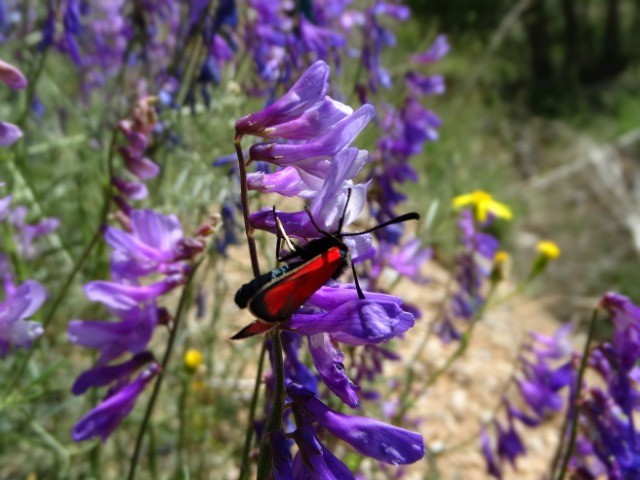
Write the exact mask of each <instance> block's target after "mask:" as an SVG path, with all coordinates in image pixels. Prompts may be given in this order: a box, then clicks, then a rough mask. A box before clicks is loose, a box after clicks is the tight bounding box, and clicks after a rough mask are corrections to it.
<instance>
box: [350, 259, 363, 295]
mask: <svg viewBox="0 0 640 480" xmlns="http://www.w3.org/2000/svg"><path fill="white" fill-rule="evenodd" d="M350 263H351V271H352V272H353V279H354V281H355V284H356V291H357V292H358V298H359V299H360V300H366V298H365V296H364V292H363V291H362V288H360V282H359V281H358V274H357V273H356V266H355V265H354V264H353V260H352V261H351V262H350Z"/></svg>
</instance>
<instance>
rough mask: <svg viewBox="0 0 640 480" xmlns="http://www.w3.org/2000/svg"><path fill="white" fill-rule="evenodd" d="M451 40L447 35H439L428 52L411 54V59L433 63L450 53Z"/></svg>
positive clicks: (416, 61) (417, 61)
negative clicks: (449, 40)
mask: <svg viewBox="0 0 640 480" xmlns="http://www.w3.org/2000/svg"><path fill="white" fill-rule="evenodd" d="M449 49H450V46H449V42H448V41H447V37H446V36H445V35H438V36H437V37H436V39H435V41H434V42H433V45H431V47H429V49H428V50H427V51H426V52H423V53H418V54H415V55H411V60H412V61H413V62H415V63H423V64H431V63H435V62H437V61H438V60H440V59H441V58H442V57H444V56H445V55H446V54H447V53H449Z"/></svg>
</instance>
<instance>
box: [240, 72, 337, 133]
mask: <svg viewBox="0 0 640 480" xmlns="http://www.w3.org/2000/svg"><path fill="white" fill-rule="evenodd" d="M329 74H330V71H329V66H328V65H327V64H326V63H325V62H323V61H318V62H316V63H314V64H313V65H311V66H310V67H309V68H308V69H307V70H306V71H305V72H304V73H303V74H302V76H301V77H300V79H299V80H298V81H297V82H296V83H295V84H294V85H293V87H291V89H290V90H289V91H288V92H287V93H285V94H284V95H283V96H282V97H281V98H280V99H278V100H277V101H275V102H274V103H273V104H271V105H270V106H268V107H267V108H265V109H264V110H261V111H259V112H256V113H252V114H250V115H246V116H244V117H242V118H240V119H239V120H238V121H237V122H236V134H238V135H256V136H268V135H270V133H269V132H268V131H267V130H268V129H271V128H274V127H275V126H277V125H280V124H283V123H287V122H290V121H292V120H295V119H296V118H298V117H300V116H301V115H303V114H304V112H306V111H307V110H309V109H313V108H314V107H315V106H316V104H317V103H319V102H322V100H323V99H324V97H325V96H326V94H327V91H328V90H329Z"/></svg>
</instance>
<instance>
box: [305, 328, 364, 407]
mask: <svg viewBox="0 0 640 480" xmlns="http://www.w3.org/2000/svg"><path fill="white" fill-rule="evenodd" d="M308 338H309V353H311V360H312V361H313V365H314V366H315V367H316V370H318V373H319V374H320V378H322V381H323V382H324V383H325V385H326V386H327V387H329V389H330V390H331V391H332V392H333V393H335V394H336V395H337V396H338V398H340V400H342V401H343V402H344V403H345V404H347V405H349V406H350V407H351V408H356V407H357V406H358V404H359V401H358V394H357V392H358V390H360V387H358V386H356V385H354V384H353V382H351V380H349V377H348V376H347V373H346V372H345V369H344V363H343V361H344V355H343V354H342V352H341V351H340V350H338V349H337V348H336V347H335V346H334V345H333V343H332V342H331V339H330V338H329V335H327V334H326V333H318V334H315V335H310V336H309V337H308Z"/></svg>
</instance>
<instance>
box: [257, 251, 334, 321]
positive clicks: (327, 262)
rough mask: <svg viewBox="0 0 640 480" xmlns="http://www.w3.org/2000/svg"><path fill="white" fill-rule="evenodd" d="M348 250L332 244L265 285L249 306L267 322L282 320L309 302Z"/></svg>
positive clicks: (331, 274)
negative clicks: (342, 249)
mask: <svg viewBox="0 0 640 480" xmlns="http://www.w3.org/2000/svg"><path fill="white" fill-rule="evenodd" d="M344 261H345V254H344V253H343V252H342V251H341V250H340V248H338V247H336V246H333V247H331V248H329V249H327V250H326V251H324V252H322V253H320V254H319V255H318V256H316V257H313V258H312V259H311V260H309V261H308V262H305V263H303V264H302V265H300V266H299V267H298V268H296V269H295V270H291V271H290V272H287V274H286V275H284V276H282V277H281V278H279V279H277V280H276V281H274V282H273V283H270V284H269V285H267V286H265V287H264V288H263V289H262V291H260V292H258V293H257V294H256V295H254V297H253V298H252V299H251V301H250V303H249V309H250V310H251V312H252V313H253V314H254V315H255V316H256V317H258V318H259V319H261V320H264V321H265V322H281V321H284V320H287V319H289V317H290V316H291V315H292V314H293V313H294V312H295V311H296V310H297V309H298V308H300V306H301V305H302V304H303V303H304V302H306V301H307V300H308V299H309V297H311V295H313V294H314V293H315V291H316V290H318V289H319V288H320V287H321V286H322V285H324V284H325V283H327V281H328V280H329V279H330V278H331V277H332V276H333V275H334V274H335V273H336V271H337V270H338V269H339V268H341V267H342V266H343V264H344Z"/></svg>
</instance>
